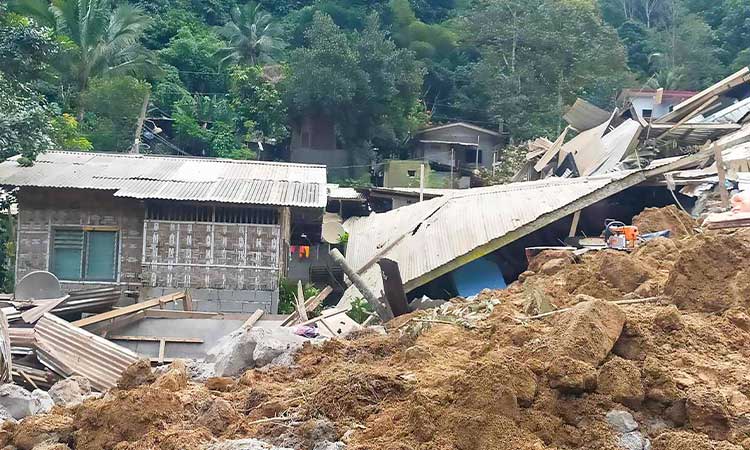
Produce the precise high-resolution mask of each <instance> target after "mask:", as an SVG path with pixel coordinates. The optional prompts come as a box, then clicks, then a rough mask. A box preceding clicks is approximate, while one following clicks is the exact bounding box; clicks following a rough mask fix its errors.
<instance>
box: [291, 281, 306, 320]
mask: <svg viewBox="0 0 750 450" xmlns="http://www.w3.org/2000/svg"><path fill="white" fill-rule="evenodd" d="M294 300H295V306H296V307H297V314H299V316H300V318H301V319H302V320H303V321H305V320H307V311H306V310H305V290H304V288H303V287H302V281H301V280H298V281H297V296H296V297H295V298H294Z"/></svg>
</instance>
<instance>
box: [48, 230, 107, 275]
mask: <svg viewBox="0 0 750 450" xmlns="http://www.w3.org/2000/svg"><path fill="white" fill-rule="evenodd" d="M50 269H51V270H52V273H54V274H55V275H56V276H57V278H59V279H61V280H65V281H116V280H117V232H116V231H89V230H83V229H75V228H57V229H55V230H54V233H53V238H52V255H51V257H50Z"/></svg>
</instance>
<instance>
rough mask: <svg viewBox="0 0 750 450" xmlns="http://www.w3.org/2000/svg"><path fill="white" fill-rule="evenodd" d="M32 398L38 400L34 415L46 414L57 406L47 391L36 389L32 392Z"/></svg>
mask: <svg viewBox="0 0 750 450" xmlns="http://www.w3.org/2000/svg"><path fill="white" fill-rule="evenodd" d="M31 396H32V397H34V399H35V400H36V403H35V406H36V409H35V411H34V412H33V414H46V413H48V412H50V411H51V410H52V407H53V406H55V402H54V401H53V400H52V397H50V395H49V394H48V393H47V392H46V391H43V390H41V389H34V390H33V391H31Z"/></svg>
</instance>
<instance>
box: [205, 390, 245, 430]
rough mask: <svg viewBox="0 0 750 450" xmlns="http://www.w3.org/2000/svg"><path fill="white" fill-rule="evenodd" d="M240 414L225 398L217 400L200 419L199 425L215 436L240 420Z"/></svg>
mask: <svg viewBox="0 0 750 450" xmlns="http://www.w3.org/2000/svg"><path fill="white" fill-rule="evenodd" d="M239 417H240V416H239V414H237V411H236V410H235V409H234V407H233V406H232V404H231V403H229V402H228V401H226V400H224V399H223V398H215V399H214V400H213V402H211V405H210V406H209V407H208V410H207V411H205V412H204V413H203V414H202V415H201V417H200V418H199V419H198V423H200V424H201V425H203V426H204V427H206V428H208V429H209V430H210V431H211V432H212V433H214V434H220V433H221V432H222V431H224V430H225V429H226V427H227V426H228V425H229V424H231V423H234V422H236V421H237V420H238V419H239Z"/></svg>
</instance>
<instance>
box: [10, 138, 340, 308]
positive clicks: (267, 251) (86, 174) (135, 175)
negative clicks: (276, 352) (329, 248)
mask: <svg viewBox="0 0 750 450" xmlns="http://www.w3.org/2000/svg"><path fill="white" fill-rule="evenodd" d="M0 185H2V186H4V187H5V188H6V189H8V188H16V187H17V188H19V189H18V191H17V193H16V196H17V199H18V210H19V213H18V230H17V231H18V235H17V248H16V252H17V253H16V267H15V272H16V279H17V280H20V279H21V278H22V277H23V276H24V275H26V274H27V273H29V272H31V271H35V270H49V271H50V272H52V273H54V274H55V275H57V277H58V278H59V279H60V281H61V284H62V286H63V288H64V290H66V291H71V290H76V289H81V288H92V287H97V286H118V287H121V288H123V289H125V290H128V291H131V292H134V293H138V294H140V295H141V296H143V297H155V296H159V295H162V294H164V293H168V292H170V291H174V290H178V289H185V288H190V290H191V293H192V297H193V305H194V309H196V310H198V311H222V312H250V311H254V310H256V309H264V310H266V311H268V312H271V313H275V312H276V310H277V306H278V290H279V279H280V277H283V276H285V275H286V274H287V271H288V261H289V257H288V255H289V249H290V246H294V245H298V244H299V243H300V242H304V241H305V240H306V239H320V228H321V223H322V216H323V210H324V208H325V206H326V170H325V167H323V166H317V165H304V164H289V163H275V162H259V161H233V160H221V159H209V158H185V157H160V156H146V155H130V154H128V155H125V154H104V153H79V152H61V151H53V152H47V153H45V154H42V155H40V156H39V157H38V158H37V161H36V163H35V164H34V166H32V167H21V166H19V165H18V163H17V161H16V158H11V159H10V160H7V161H5V162H3V163H1V164H0Z"/></svg>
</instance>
